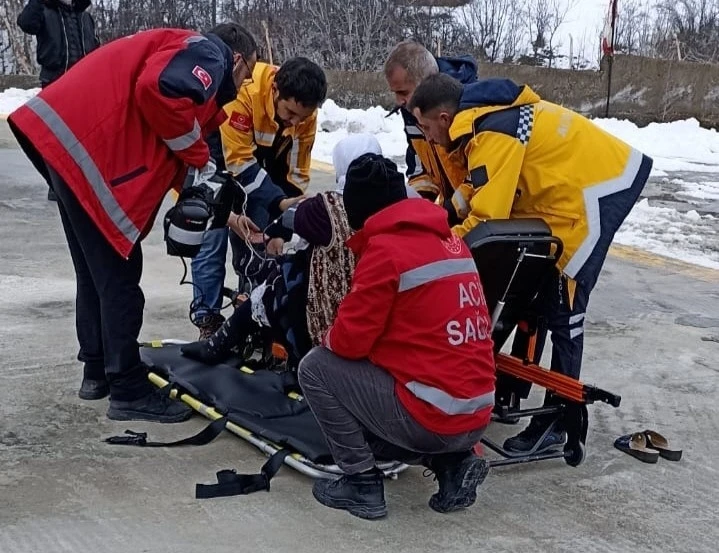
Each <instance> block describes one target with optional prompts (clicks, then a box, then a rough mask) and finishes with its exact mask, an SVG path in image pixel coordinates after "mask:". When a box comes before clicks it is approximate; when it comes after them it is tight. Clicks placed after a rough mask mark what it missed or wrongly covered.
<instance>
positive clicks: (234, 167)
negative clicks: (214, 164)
mask: <svg viewBox="0 0 719 553" xmlns="http://www.w3.org/2000/svg"><path fill="white" fill-rule="evenodd" d="M256 163H257V161H256V160H254V159H251V160H250V161H245V162H244V163H228V164H227V170H228V171H229V172H230V173H234V174H235V175H241V174H242V173H244V172H245V171H247V170H248V169H249V168H250V167H252V166H253V165H255V164H256Z"/></svg>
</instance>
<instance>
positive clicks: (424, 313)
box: [324, 199, 495, 435]
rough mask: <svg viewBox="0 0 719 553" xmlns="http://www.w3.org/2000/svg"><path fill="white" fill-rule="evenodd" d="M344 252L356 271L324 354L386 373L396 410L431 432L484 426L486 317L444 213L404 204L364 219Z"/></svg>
mask: <svg viewBox="0 0 719 553" xmlns="http://www.w3.org/2000/svg"><path fill="white" fill-rule="evenodd" d="M347 244H348V246H349V247H350V248H352V250H353V251H354V252H355V253H356V254H357V256H358V261H357V266H356V269H355V273H354V276H353V278H352V287H351V290H350V292H349V294H348V295H347V296H346V297H345V298H344V300H343V301H342V303H341V304H340V308H339V311H338V313H337V318H336V319H335V322H334V324H333V326H332V327H331V328H330V330H329V331H328V332H327V335H326V336H325V341H324V344H325V346H326V347H328V348H329V349H330V350H332V351H333V352H334V353H336V354H337V355H340V356H341V357H345V358H348V359H363V358H368V359H369V360H370V361H372V362H373V363H374V364H375V365H378V366H379V367H382V368H383V369H385V370H387V371H388V372H389V373H390V374H391V375H392V376H393V377H394V379H395V380H396V393H397V396H398V398H399V400H400V401H401V402H402V405H404V407H405V408H406V409H407V411H408V412H409V413H410V414H411V415H412V417H414V419H415V420H416V421H417V422H419V423H420V424H421V425H422V426H423V427H425V428H427V429H428V430H430V431H432V432H437V433H440V434H445V435H450V434H458V433H461V432H468V431H470V430H475V429H479V428H482V427H484V426H486V425H487V424H488V423H489V417H490V414H491V410H492V406H493V405H494V381H495V369H494V355H493V351H492V348H493V343H492V338H491V330H490V328H491V323H490V317H489V314H488V311H487V304H486V301H485V299H484V293H483V291H482V286H481V284H480V281H479V275H478V274H477V269H476V267H475V264H474V261H473V259H472V255H471V253H470V252H469V249H468V248H467V246H466V245H465V244H464V242H463V241H462V240H461V239H460V238H458V237H457V236H455V235H454V234H452V233H451V232H450V229H449V226H448V224H447V213H446V212H445V211H444V210H443V209H442V208H441V207H439V206H436V205H434V204H432V203H431V202H429V201H427V200H424V199H409V200H404V201H402V202H399V203H397V204H394V205H392V206H390V207H388V208H386V209H384V210H382V211H380V212H379V213H377V214H375V215H374V216H372V217H370V218H369V219H368V220H367V222H366V224H365V226H364V228H363V229H362V230H361V231H359V232H358V233H357V234H355V235H354V236H353V237H352V238H350V239H349V240H348V242H347Z"/></svg>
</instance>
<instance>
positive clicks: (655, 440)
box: [614, 430, 682, 463]
mask: <svg viewBox="0 0 719 553" xmlns="http://www.w3.org/2000/svg"><path fill="white" fill-rule="evenodd" d="M614 447H616V448H617V449H618V450H620V451H623V452H624V453H627V454H629V455H631V456H632V457H636V458H637V459H639V460H640V461H643V462H645V463H656V462H657V461H659V457H662V458H663V459H667V460H668V461H679V460H680V459H681V458H682V450H681V449H671V448H670V447H669V441H668V440H667V439H666V438H665V437H664V436H662V435H661V434H659V433H658V432H654V431H653V430H645V431H644V432H635V433H634V434H626V435H625V436H620V437H619V438H617V439H616V440H615V441H614Z"/></svg>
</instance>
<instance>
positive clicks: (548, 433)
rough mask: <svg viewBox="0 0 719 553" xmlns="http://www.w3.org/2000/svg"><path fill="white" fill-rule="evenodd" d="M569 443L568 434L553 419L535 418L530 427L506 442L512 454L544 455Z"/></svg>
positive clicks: (505, 445)
mask: <svg viewBox="0 0 719 553" xmlns="http://www.w3.org/2000/svg"><path fill="white" fill-rule="evenodd" d="M566 441H567V433H566V432H564V431H563V430H561V429H560V428H558V426H557V424H556V419H554V418H553V417H549V418H547V417H543V416H535V417H532V421H531V422H530V423H529V426H527V428H525V429H524V430H522V431H521V432H520V433H519V434H517V435H516V436H514V437H513V438H508V439H507V440H505V442H504V449H505V450H507V451H509V452H510V453H544V452H546V451H550V450H552V449H557V448H559V447H561V446H563V445H564V443H565V442H566Z"/></svg>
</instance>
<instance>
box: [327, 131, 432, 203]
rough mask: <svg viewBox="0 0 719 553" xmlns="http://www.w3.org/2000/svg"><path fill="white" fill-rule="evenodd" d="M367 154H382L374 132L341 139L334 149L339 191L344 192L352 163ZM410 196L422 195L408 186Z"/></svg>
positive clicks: (333, 160) (334, 163) (333, 158)
mask: <svg viewBox="0 0 719 553" xmlns="http://www.w3.org/2000/svg"><path fill="white" fill-rule="evenodd" d="M365 154H377V155H380V156H381V155H382V146H380V144H379V142H378V140H377V139H376V138H375V137H374V135H373V134H369V133H358V134H351V135H349V136H347V137H345V138H343V139H342V140H340V141H339V142H338V143H337V144H335V147H334V148H333V150H332V165H334V167H335V180H336V181H337V192H338V193H340V194H342V192H344V189H345V179H346V178H347V170H348V169H349V166H350V164H351V163H352V162H353V161H354V160H355V159H357V158H358V157H360V156H363V155H365ZM407 197H408V198H419V197H420V195H419V194H418V193H417V192H416V191H415V190H414V188H412V187H411V186H407Z"/></svg>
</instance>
